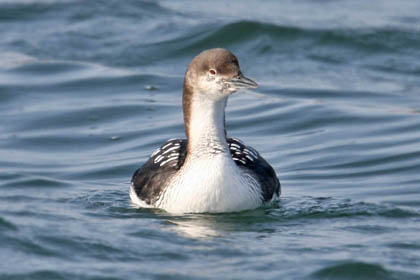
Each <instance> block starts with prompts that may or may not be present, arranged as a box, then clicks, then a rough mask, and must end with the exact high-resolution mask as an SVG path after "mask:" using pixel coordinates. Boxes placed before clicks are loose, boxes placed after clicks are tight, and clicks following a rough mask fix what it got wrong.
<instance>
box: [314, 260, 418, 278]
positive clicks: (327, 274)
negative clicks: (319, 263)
mask: <svg viewBox="0 0 420 280" xmlns="http://www.w3.org/2000/svg"><path fill="white" fill-rule="evenodd" d="M312 276H313V277H314V278H315V279H383V280H388V279H389V280H391V279H392V280H395V279H419V276H418V275H414V274H411V273H406V272H400V271H393V270H388V269H385V268H384V267H383V266H381V265H378V264H373V263H366V262H351V261H350V262H344V263H339V264H334V265H330V266H328V267H325V268H322V269H320V270H318V271H317V272H315V273H313V274H312Z"/></svg>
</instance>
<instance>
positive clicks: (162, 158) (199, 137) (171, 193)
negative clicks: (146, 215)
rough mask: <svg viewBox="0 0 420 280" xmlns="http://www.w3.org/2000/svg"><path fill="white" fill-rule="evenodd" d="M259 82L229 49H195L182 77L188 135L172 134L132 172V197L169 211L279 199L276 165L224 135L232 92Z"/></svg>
mask: <svg viewBox="0 0 420 280" xmlns="http://www.w3.org/2000/svg"><path fill="white" fill-rule="evenodd" d="M257 86H258V85H257V84H256V83H255V82H254V81H252V80H251V79H249V78H246V77H245V76H244V75H243V74H242V72H241V70H240V68H239V62H238V59H237V58H236V56H235V55H234V54H232V53H231V52H230V51H228V50H226V49H222V48H216V49H210V50H206V51H203V52H202V53H200V54H199V55H197V56H196V57H195V58H194V59H193V60H192V61H191V63H190V64H189V66H188V69H187V72H186V74H185V79H184V92H183V111H184V126H185V132H186V136H187V139H170V140H168V141H167V142H166V143H164V144H163V145H162V146H161V147H160V148H158V149H157V150H156V151H155V152H154V153H153V154H152V155H151V156H150V158H149V159H148V161H147V162H146V163H145V164H144V165H143V166H142V167H140V168H139V169H138V170H137V171H136V172H135V173H134V175H133V177H132V180H131V187H130V198H131V201H132V203H133V204H135V205H137V206H140V207H154V208H161V209H164V210H166V211H167V212H171V213H206V212H207V213H220V212H237V211H242V210H248V209H255V208H258V207H260V206H262V205H263V204H265V203H268V202H270V201H273V200H277V199H278V197H279V196H280V189H281V187H280V182H279V180H278V178H277V176H276V173H275V171H274V169H273V168H272V167H271V166H270V165H269V164H268V163H267V161H266V160H265V159H264V158H263V157H262V156H261V155H260V154H259V153H258V152H257V151H256V150H255V149H253V148H252V147H250V146H246V145H245V144H244V143H242V142H241V141H240V140H239V139H236V138H228V137H227V136H226V130H225V107H226V103H227V100H228V97H229V96H230V95H231V94H232V93H234V92H236V91H237V90H239V89H244V88H256V87H257Z"/></svg>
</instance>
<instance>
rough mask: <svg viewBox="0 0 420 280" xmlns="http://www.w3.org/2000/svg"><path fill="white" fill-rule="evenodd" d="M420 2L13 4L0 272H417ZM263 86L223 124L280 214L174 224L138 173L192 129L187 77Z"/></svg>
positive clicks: (322, 275) (185, 219)
mask: <svg viewBox="0 0 420 280" xmlns="http://www.w3.org/2000/svg"><path fill="white" fill-rule="evenodd" d="M418 11H420V2H419V1H403V2H402V1H282V2H278V1H268V2H259V1H242V2H241V4H237V3H236V4H235V3H233V2H226V1H216V2H214V1H213V2H212V3H210V2H207V1H202V2H197V1H195V2H184V1H178V2H174V1H167V2H165V1H163V2H158V3H154V2H141V1H58V0H44V1H31V0H18V1H0V34H1V36H0V184H1V185H0V279H420V238H419V236H420V235H419V232H420V114H419V113H420V48H419V46H420V18H419V16H418ZM212 47H225V48H228V49H230V50H232V51H233V52H234V53H235V54H236V55H237V56H238V58H239V61H240V63H241V68H242V70H243V72H244V73H245V74H246V75H247V76H249V77H251V78H253V79H254V80H256V81H257V82H258V83H259V84H260V87H259V88H258V89H257V90H255V91H252V92H245V93H238V94H235V95H233V96H232V97H231V98H230V100H229V104H228V109H227V125H228V133H229V134H230V135H231V136H235V137H238V138H240V139H242V140H243V141H244V142H245V143H247V144H248V145H251V146H253V147H254V148H256V149H257V150H258V151H260V153H261V154H262V155H263V156H264V157H265V158H266V159H267V160H268V161H269V162H270V163H271V164H272V165H273V167H274V168H275V170H276V172H277V175H278V176H279V178H280V181H281V183H282V191H283V194H282V198H281V200H280V202H279V204H278V205H275V206H274V207H270V208H262V209H258V210H255V211H247V212H243V213H232V214H219V215H209V214H200V215H181V216H180V215H170V214H168V213H165V212H164V211H160V210H153V209H152V210H151V209H135V208H133V207H131V205H130V201H129V197H128V189H129V181H130V179H131V175H132V174H133V172H134V171H135V169H136V168H138V167H139V166H140V165H141V164H142V163H143V162H144V161H145V160H146V159H147V158H148V156H149V155H150V153H151V152H152V151H153V150H154V149H155V148H157V147H158V146H159V145H160V144H162V143H163V142H164V141H165V140H166V139H168V138H173V137H184V132H183V118H182V111H181V91H182V82H183V75H184V72H185V69H186V67H187V65H188V63H189V61H190V60H191V59H192V58H193V57H194V56H195V55H196V54H198V53H199V52H200V51H202V50H204V49H207V48H212Z"/></svg>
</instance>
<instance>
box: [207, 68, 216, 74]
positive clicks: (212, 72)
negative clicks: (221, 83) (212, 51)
mask: <svg viewBox="0 0 420 280" xmlns="http://www.w3.org/2000/svg"><path fill="white" fill-rule="evenodd" d="M209 73H210V74H212V75H216V73H217V72H216V70H214V69H210V70H209Z"/></svg>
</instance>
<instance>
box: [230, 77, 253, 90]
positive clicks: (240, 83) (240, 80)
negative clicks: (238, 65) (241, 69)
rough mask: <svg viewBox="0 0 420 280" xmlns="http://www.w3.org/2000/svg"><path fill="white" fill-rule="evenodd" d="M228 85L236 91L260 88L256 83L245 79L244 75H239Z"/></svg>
mask: <svg viewBox="0 0 420 280" xmlns="http://www.w3.org/2000/svg"><path fill="white" fill-rule="evenodd" d="M228 83H229V84H230V86H231V87H233V88H235V89H240V88H257V87H258V84H257V83H256V82H254V81H253V80H251V79H249V78H247V77H245V76H244V75H242V74H239V76H237V77H235V78H232V79H230V80H228Z"/></svg>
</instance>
